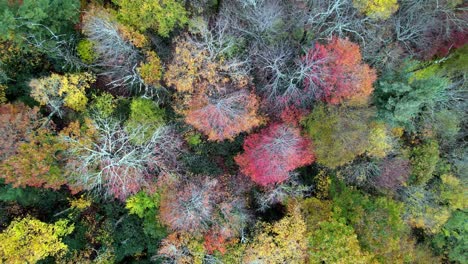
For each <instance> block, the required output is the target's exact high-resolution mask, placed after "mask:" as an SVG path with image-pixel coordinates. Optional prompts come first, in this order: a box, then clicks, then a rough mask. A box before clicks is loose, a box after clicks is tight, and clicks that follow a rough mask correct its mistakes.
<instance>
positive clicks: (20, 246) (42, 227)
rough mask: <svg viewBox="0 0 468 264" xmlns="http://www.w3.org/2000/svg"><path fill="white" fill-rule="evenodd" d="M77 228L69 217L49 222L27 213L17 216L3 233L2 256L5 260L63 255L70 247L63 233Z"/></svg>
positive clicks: (10, 261)
mask: <svg viewBox="0 0 468 264" xmlns="http://www.w3.org/2000/svg"><path fill="white" fill-rule="evenodd" d="M73 229H74V226H73V225H69V224H68V220H63V219H62V220H58V221H57V222H55V223H54V224H47V223H44V222H41V221H39V220H37V219H35V218H32V217H30V216H27V217H25V218H23V219H16V220H13V221H12V222H11V223H10V225H9V226H8V227H7V229H5V230H4V231H3V232H2V233H0V239H1V240H2V243H0V260H1V261H2V262H3V261H5V263H24V262H27V263H36V262H38V261H39V260H42V259H44V258H46V257H48V256H60V255H61V254H64V253H65V252H66V251H67V249H68V247H67V245H65V244H64V243H63V242H62V237H64V236H66V235H68V234H70V233H71V232H72V231H73Z"/></svg>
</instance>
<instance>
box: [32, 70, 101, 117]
mask: <svg viewBox="0 0 468 264" xmlns="http://www.w3.org/2000/svg"><path fill="white" fill-rule="evenodd" d="M95 80H96V78H95V76H94V75H92V74H90V73H77V74H66V75H59V74H56V73H52V74H51V75H50V76H49V77H44V78H40V79H33V80H31V81H30V82H29V86H30V87H31V89H32V90H31V96H32V97H33V98H34V99H35V100H36V101H38V102H39V103H40V104H41V105H47V104H53V105H54V106H60V105H62V104H63V105H64V106H66V107H69V108H71V109H73V110H75V111H78V112H81V111H84V110H85V109H86V104H87V103H88V98H87V97H86V89H89V87H90V86H91V83H93V82H94V81H95ZM57 102H58V103H57ZM57 104H59V105H57Z"/></svg>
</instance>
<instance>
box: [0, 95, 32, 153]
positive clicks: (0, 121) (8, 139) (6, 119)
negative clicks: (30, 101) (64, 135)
mask: <svg viewBox="0 0 468 264" xmlns="http://www.w3.org/2000/svg"><path fill="white" fill-rule="evenodd" d="M38 112H39V109H38V108H37V107H36V108H29V107H27V106H25V105H24V104H22V103H19V104H2V105H0V130H1V131H2V138H1V142H0V161H2V160H4V159H6V158H8V157H10V156H12V155H14V154H15V153H16V151H17V150H18V147H19V146H20V145H21V143H22V142H25V141H26V140H27V138H28V137H29V136H31V135H32V134H33V132H34V130H35V129H36V128H38V127H39V126H40V125H41V124H40V118H41V116H40V114H39V113H38Z"/></svg>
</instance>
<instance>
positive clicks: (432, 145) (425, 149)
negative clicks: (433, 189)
mask: <svg viewBox="0 0 468 264" xmlns="http://www.w3.org/2000/svg"><path fill="white" fill-rule="evenodd" d="M439 159H440V157H439V144H437V141H435V140H429V141H427V142H425V143H423V144H422V145H419V146H416V147H415V148H413V149H412V151H411V166H412V179H411V180H410V181H411V183H412V184H421V185H424V184H426V183H427V182H428V181H429V180H430V179H431V178H432V177H433V174H434V171H435V169H436V166H437V163H438V162H439Z"/></svg>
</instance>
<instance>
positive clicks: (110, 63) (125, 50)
mask: <svg viewBox="0 0 468 264" xmlns="http://www.w3.org/2000/svg"><path fill="white" fill-rule="evenodd" d="M83 33H84V34H85V35H86V36H87V37H88V39H89V40H90V41H92V43H93V44H94V45H93V48H94V51H95V53H96V55H97V56H98V58H99V59H98V60H96V61H97V62H96V63H94V64H92V65H90V67H91V68H94V69H97V70H98V71H100V74H101V75H104V76H107V77H109V78H110V82H109V83H108V85H109V86H111V87H112V88H117V87H122V86H123V87H127V88H135V89H136V90H137V92H142V93H145V94H146V95H152V93H153V92H154V91H153V89H152V87H151V86H150V85H147V84H145V82H144V81H143V79H142V77H141V76H140V74H139V72H138V70H137V68H138V67H139V66H140V62H141V61H142V60H143V59H144V58H143V56H142V54H141V53H140V52H139V50H138V49H137V48H136V47H135V46H134V45H133V44H132V43H131V42H130V41H129V40H126V39H125V38H124V37H123V36H122V35H121V33H120V28H119V24H118V23H117V22H116V21H114V20H113V19H112V17H111V16H110V15H109V14H108V13H106V11H104V10H100V9H91V10H89V11H88V12H86V13H85V15H84V18H83Z"/></svg>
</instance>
